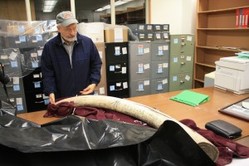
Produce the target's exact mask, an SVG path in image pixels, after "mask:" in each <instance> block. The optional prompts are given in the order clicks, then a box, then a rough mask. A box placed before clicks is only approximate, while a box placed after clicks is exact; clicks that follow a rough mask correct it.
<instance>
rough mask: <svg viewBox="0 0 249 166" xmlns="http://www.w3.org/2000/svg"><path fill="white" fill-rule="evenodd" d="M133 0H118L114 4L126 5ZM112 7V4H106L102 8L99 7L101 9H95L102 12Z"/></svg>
mask: <svg viewBox="0 0 249 166" xmlns="http://www.w3.org/2000/svg"><path fill="white" fill-rule="evenodd" d="M131 1H133V0H118V1H116V2H115V3H114V4H115V7H117V6H121V5H124V4H126V3H128V2H131ZM110 8H111V6H110V5H106V6H104V7H101V8H99V9H97V10H95V11H96V12H102V11H104V10H107V9H110Z"/></svg>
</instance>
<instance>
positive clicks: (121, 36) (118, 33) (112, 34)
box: [105, 26, 128, 43]
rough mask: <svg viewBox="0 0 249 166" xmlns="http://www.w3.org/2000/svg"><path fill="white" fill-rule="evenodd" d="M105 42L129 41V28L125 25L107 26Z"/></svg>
mask: <svg viewBox="0 0 249 166" xmlns="http://www.w3.org/2000/svg"><path fill="white" fill-rule="evenodd" d="M105 42H106V43H114V42H128V28H127V27H125V26H108V27H106V28H105Z"/></svg>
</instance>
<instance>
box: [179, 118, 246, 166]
mask: <svg viewBox="0 0 249 166" xmlns="http://www.w3.org/2000/svg"><path fill="white" fill-rule="evenodd" d="M181 122H182V123H183V124H185V125H186V126H188V127H190V128H191V129H193V130H195V131H196V132H198V133H199V134H200V135H202V136H203V137H204V138H206V139H207V140H209V141H210V142H212V143H213V144H214V145H215V146H216V147H217V148H218V150H219V153H220V154H219V157H218V160H217V161H216V164H217V165H218V166H223V165H226V164H229V163H231V162H232V159H233V158H248V157H249V147H246V146H243V145H241V144H239V143H237V142H235V141H234V140H231V139H228V138H225V137H222V136H219V135H217V134H215V133H214V132H212V131H210V130H206V129H201V128H199V127H197V125H196V123H195V122H194V121H193V120H190V119H183V120H181Z"/></svg>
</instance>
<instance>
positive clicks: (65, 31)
mask: <svg viewBox="0 0 249 166" xmlns="http://www.w3.org/2000/svg"><path fill="white" fill-rule="evenodd" d="M57 28H58V32H60V34H61V36H62V37H63V39H64V40H66V41H68V42H73V41H74V40H75V37H76V34H77V24H70V25H68V26H66V27H64V26H61V25H59V26H58V27H57Z"/></svg>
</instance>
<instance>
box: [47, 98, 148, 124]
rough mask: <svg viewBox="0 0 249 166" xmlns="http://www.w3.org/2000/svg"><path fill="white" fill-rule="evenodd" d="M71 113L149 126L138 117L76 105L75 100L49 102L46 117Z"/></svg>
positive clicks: (63, 115)
mask: <svg viewBox="0 0 249 166" xmlns="http://www.w3.org/2000/svg"><path fill="white" fill-rule="evenodd" d="M71 114H74V115H78V116H82V117H86V118H89V119H96V120H104V119H111V120H116V121H122V122H126V123H131V124H137V125H143V126H148V125H147V124H146V123H144V122H142V121H140V120H138V119H135V118H133V117H131V116H128V115H125V114H123V113H120V112H117V111H113V110H108V109H103V108H94V107H74V103H73V102H62V103H60V104H58V105H54V104H49V105H48V107H47V112H46V113H45V114H44V117H65V116H67V115H71Z"/></svg>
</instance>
